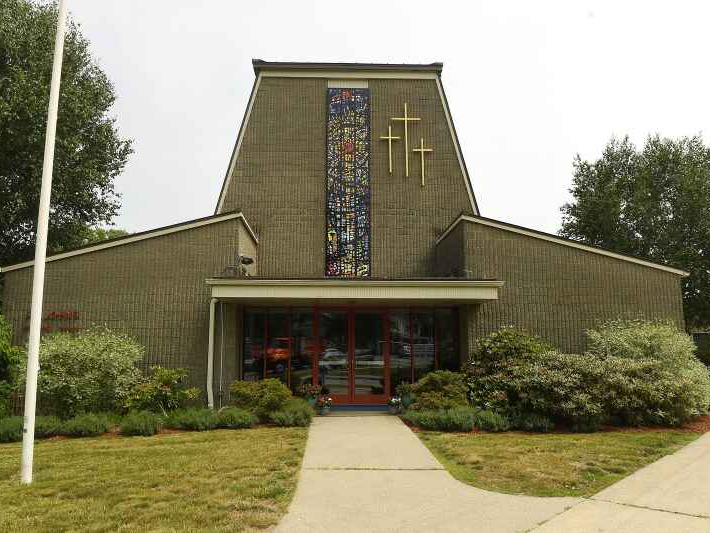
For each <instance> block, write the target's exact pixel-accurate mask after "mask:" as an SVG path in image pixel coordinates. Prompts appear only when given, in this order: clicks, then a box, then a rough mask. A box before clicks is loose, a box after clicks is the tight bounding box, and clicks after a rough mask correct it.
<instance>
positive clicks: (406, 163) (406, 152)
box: [392, 102, 420, 177]
mask: <svg viewBox="0 0 710 533" xmlns="http://www.w3.org/2000/svg"><path fill="white" fill-rule="evenodd" d="M392 120H401V121H402V122H404V175H405V176H407V177H409V136H408V135H407V123H408V122H415V121H417V120H420V119H419V118H417V117H410V116H407V104H406V102H405V104H404V116H403V117H394V118H393V119H392Z"/></svg>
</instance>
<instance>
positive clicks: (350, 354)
mask: <svg viewBox="0 0 710 533" xmlns="http://www.w3.org/2000/svg"><path fill="white" fill-rule="evenodd" d="M385 318H386V317H385V314H384V313H383V312H381V311H355V310H352V309H351V310H332V311H329V310H324V311H322V312H321V313H320V324H319V338H320V359H319V362H318V381H319V382H320V384H321V385H322V386H323V388H324V389H326V390H327V391H328V394H330V395H331V396H332V397H333V399H334V400H335V402H336V403H339V404H346V403H354V404H367V403H383V402H385V401H386V400H387V393H388V392H387V390H386V387H387V377H388V375H387V365H386V359H387V358H386V351H387V349H388V346H387V341H386V340H385V336H386V331H385V324H386V320H385Z"/></svg>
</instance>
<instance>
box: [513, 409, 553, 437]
mask: <svg viewBox="0 0 710 533" xmlns="http://www.w3.org/2000/svg"><path fill="white" fill-rule="evenodd" d="M510 425H511V427H512V428H513V429H519V430H520V431H531V432H535V433H548V432H550V431H552V430H553V429H555V423H554V422H553V421H552V420H551V419H550V417H549V416H545V415H539V414H537V413H519V414H517V415H515V416H512V417H511V419H510Z"/></svg>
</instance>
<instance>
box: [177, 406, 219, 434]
mask: <svg viewBox="0 0 710 533" xmlns="http://www.w3.org/2000/svg"><path fill="white" fill-rule="evenodd" d="M218 423H219V415H218V414H217V412H215V411H213V410H212V409H205V408H196V407H193V408H190V409H178V410H175V411H172V412H170V413H168V414H167V416H166V417H165V426H166V427H169V428H172V429H189V430H193V431H207V430H208V429H214V428H216V427H217V424H218Z"/></svg>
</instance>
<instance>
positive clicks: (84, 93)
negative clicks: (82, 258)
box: [0, 0, 132, 265]
mask: <svg viewBox="0 0 710 533" xmlns="http://www.w3.org/2000/svg"><path fill="white" fill-rule="evenodd" d="M56 21H57V8H56V5H54V4H44V3H38V2H36V1H30V0H3V1H2V2H0V203H2V209H0V265H2V264H10V263H15V262H19V261H24V260H27V259H31V258H32V256H33V252H34V250H33V248H34V240H35V225H36V219H37V209H38V204H39V193H40V185H41V177H42V156H43V152H44V139H45V128H46V123H47V106H48V103H49V85H50V78H51V71H52V55H53V48H54V36H55V31H56ZM115 98H116V95H115V92H114V88H113V85H112V83H111V81H110V80H109V79H108V78H107V77H106V74H104V72H103V71H102V70H101V68H100V67H99V66H98V64H97V63H96V61H95V59H94V58H93V57H92V55H91V51H90V49H89V41H87V40H86V39H85V38H84V37H83V36H82V34H81V32H80V29H79V26H78V25H77V24H76V23H75V22H73V21H71V20H70V21H69V23H68V25H67V33H66V40H65V46H64V63H63V68H62V82H61V91H60V97H59V114H58V120H57V140H56V148H55V158H54V179H53V186H52V199H51V216H50V220H49V236H48V248H49V251H50V252H53V251H58V250H61V249H65V248H68V247H71V246H74V245H76V244H81V241H82V240H83V238H84V235H85V232H86V228H87V227H93V226H97V225H99V224H105V223H110V222H111V220H112V218H113V217H114V216H115V215H116V213H117V211H118V209H119V195H118V194H117V193H116V192H115V190H114V184H113V181H114V178H115V177H116V176H117V175H119V174H120V173H121V171H122V170H123V168H124V166H125V165H126V163H127V161H128V157H129V155H130V154H131V152H132V150H131V141H130V140H127V139H124V138H122V137H121V136H120V135H119V132H118V129H117V127H116V119H115V118H114V117H112V116H110V115H109V110H110V108H111V106H112V105H113V103H114V100H115Z"/></svg>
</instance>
